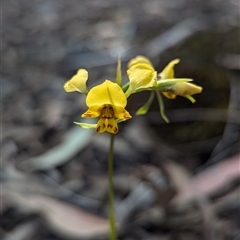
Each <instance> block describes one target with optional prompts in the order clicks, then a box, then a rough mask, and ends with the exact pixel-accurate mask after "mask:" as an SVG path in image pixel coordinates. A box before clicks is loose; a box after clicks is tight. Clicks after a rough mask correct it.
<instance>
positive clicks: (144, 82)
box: [127, 64, 157, 91]
mask: <svg viewBox="0 0 240 240" xmlns="http://www.w3.org/2000/svg"><path fill="white" fill-rule="evenodd" d="M135 66H137V67H134V66H133V67H132V68H130V69H128V70H127V74H128V77H129V80H130V87H131V90H132V91H135V90H136V89H138V88H149V87H153V86H154V85H156V84H157V82H156V77H157V72H156V71H154V70H153V69H152V68H151V67H149V66H148V65H147V64H137V65H135Z"/></svg>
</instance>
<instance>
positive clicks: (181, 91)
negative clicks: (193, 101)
mask: <svg viewBox="0 0 240 240" xmlns="http://www.w3.org/2000/svg"><path fill="white" fill-rule="evenodd" d="M179 62H180V60H179V59H174V60H172V61H171V62H170V63H168V65H167V66H166V67H165V68H164V69H163V71H162V72H161V73H159V74H158V77H160V80H161V79H174V66H175V65H176V64H178V63H179ZM158 79H159V78H158ZM200 92H202V87H200V86H197V85H195V84H193V83H189V82H187V81H181V82H178V83H175V84H173V85H172V86H171V87H170V88H169V91H168V92H162V94H163V95H164V96H165V97H167V98H169V99H175V98H176V97H177V95H179V96H187V95H193V94H197V93H200Z"/></svg>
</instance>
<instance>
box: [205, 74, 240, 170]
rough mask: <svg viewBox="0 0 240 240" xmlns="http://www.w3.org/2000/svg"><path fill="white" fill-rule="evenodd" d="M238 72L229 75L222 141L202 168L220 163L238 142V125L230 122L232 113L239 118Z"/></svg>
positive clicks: (239, 90) (239, 128)
mask: <svg viewBox="0 0 240 240" xmlns="http://www.w3.org/2000/svg"><path fill="white" fill-rule="evenodd" d="M239 75H240V74H239V72H237V73H235V74H234V73H232V74H231V75H230V101H229V107H228V117H227V123H226V126H225V128H224V133H223V136H222V139H221V140H220V141H219V142H218V144H217V145H216V147H215V148H214V150H213V151H212V153H211V156H210V158H209V160H208V161H207V163H206V164H205V165H204V167H206V166H209V165H211V164H213V163H216V162H218V161H221V160H222V159H224V158H226V157H228V156H229V153H230V152H231V149H232V146H233V145H234V144H235V143H236V142H237V141H238V137H239V130H240V127H239V123H235V122H233V121H232V119H233V118H234V111H236V112H238V117H239V110H240V109H239V108H240V97H239V93H240V87H239V86H240V80H239Z"/></svg>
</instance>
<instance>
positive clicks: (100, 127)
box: [96, 118, 118, 134]
mask: <svg viewBox="0 0 240 240" xmlns="http://www.w3.org/2000/svg"><path fill="white" fill-rule="evenodd" d="M96 131H97V133H103V132H105V131H107V132H110V133H114V134H116V133H117V132H118V125H117V122H116V120H115V119H114V118H110V119H107V118H106V119H105V118H100V119H99V121H98V123H97V127H96Z"/></svg>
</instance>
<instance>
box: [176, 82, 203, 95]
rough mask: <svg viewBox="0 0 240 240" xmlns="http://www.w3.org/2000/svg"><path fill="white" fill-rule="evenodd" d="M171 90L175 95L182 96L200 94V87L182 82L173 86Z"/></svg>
mask: <svg viewBox="0 0 240 240" xmlns="http://www.w3.org/2000/svg"><path fill="white" fill-rule="evenodd" d="M172 90H173V92H174V93H175V94H176V95H180V96H183V95H193V94H197V93H201V92H202V87H200V86H198V85H195V84H193V83H188V82H183V83H178V84H175V85H174V86H173V89H172Z"/></svg>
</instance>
